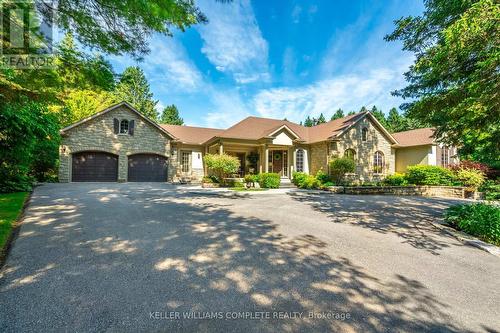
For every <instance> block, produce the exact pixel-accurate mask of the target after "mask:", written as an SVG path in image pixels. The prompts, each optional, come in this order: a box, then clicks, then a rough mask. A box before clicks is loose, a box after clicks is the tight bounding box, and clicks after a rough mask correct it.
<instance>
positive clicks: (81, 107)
mask: <svg viewBox="0 0 500 333" xmlns="http://www.w3.org/2000/svg"><path fill="white" fill-rule="evenodd" d="M116 102H118V101H117V99H116V97H115V96H114V95H113V94H112V93H109V92H107V91H96V90H72V91H70V92H69V93H68V94H67V96H66V97H65V98H64V108H63V110H62V114H64V115H65V117H62V119H61V120H60V122H61V125H62V126H63V127H64V126H67V125H70V124H73V123H75V122H77V121H79V120H82V119H85V118H87V117H90V116H92V115H93V114H95V113H97V112H99V111H102V110H104V109H106V108H108V107H110V106H111V105H113V104H115V103H116Z"/></svg>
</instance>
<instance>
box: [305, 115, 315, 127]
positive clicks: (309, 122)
mask: <svg viewBox="0 0 500 333" xmlns="http://www.w3.org/2000/svg"><path fill="white" fill-rule="evenodd" d="M304 126H305V127H313V126H314V123H313V120H312V119H311V117H309V116H307V118H306V120H304Z"/></svg>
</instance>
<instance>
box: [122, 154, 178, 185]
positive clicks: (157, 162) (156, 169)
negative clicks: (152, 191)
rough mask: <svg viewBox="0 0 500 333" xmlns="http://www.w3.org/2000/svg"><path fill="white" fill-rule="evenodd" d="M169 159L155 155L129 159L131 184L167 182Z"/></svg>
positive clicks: (143, 155) (135, 156)
mask: <svg viewBox="0 0 500 333" xmlns="http://www.w3.org/2000/svg"><path fill="white" fill-rule="evenodd" d="M167 167H168V166H167V159H166V158H165V157H163V156H159V155H154V154H136V155H130V156H129V157H128V181H129V182H165V181H167Z"/></svg>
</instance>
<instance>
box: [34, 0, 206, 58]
mask: <svg viewBox="0 0 500 333" xmlns="http://www.w3.org/2000/svg"><path fill="white" fill-rule="evenodd" d="M36 4H37V8H38V10H39V11H40V12H41V13H42V15H43V16H45V17H47V18H48V17H50V16H51V15H52V7H51V4H52V3H51V2H44V1H37V2H36ZM206 21H207V20H206V17H205V16H204V15H203V14H202V13H201V12H200V10H199V9H198V7H196V5H195V3H194V1H190V0H181V1H177V0H167V1H158V0H149V1H135V0H125V1H118V0H99V1H98V0H89V1H59V2H58V3H57V15H56V25H57V26H58V28H60V29H62V30H63V31H73V32H74V33H75V35H76V38H77V39H78V41H79V42H80V43H82V44H84V45H86V46H88V47H89V48H95V49H100V50H102V51H104V52H105V53H110V54H118V55H119V54H123V53H131V54H132V55H134V56H136V57H139V56H141V55H144V54H147V53H148V52H149V48H148V40H149V39H150V37H151V35H152V34H153V33H160V34H163V35H171V34H172V30H180V31H184V30H185V29H186V28H188V27H190V26H192V25H194V24H197V23H204V22H206Z"/></svg>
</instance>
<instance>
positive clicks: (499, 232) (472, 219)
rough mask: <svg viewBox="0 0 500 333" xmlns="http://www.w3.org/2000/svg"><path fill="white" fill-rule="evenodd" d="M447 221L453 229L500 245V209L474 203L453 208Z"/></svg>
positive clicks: (449, 211) (449, 209) (490, 205)
mask: <svg viewBox="0 0 500 333" xmlns="http://www.w3.org/2000/svg"><path fill="white" fill-rule="evenodd" d="M445 220H446V222H447V223H449V224H450V225H452V226H453V227H455V228H457V229H459V230H462V231H464V232H466V233H468V234H471V235H473V236H477V237H479V238H481V239H483V240H485V241H487V242H491V243H494V244H497V245H500V207H499V206H496V205H492V204H485V203H474V204H460V205H455V206H451V207H450V208H448V209H447V210H446V212H445Z"/></svg>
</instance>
